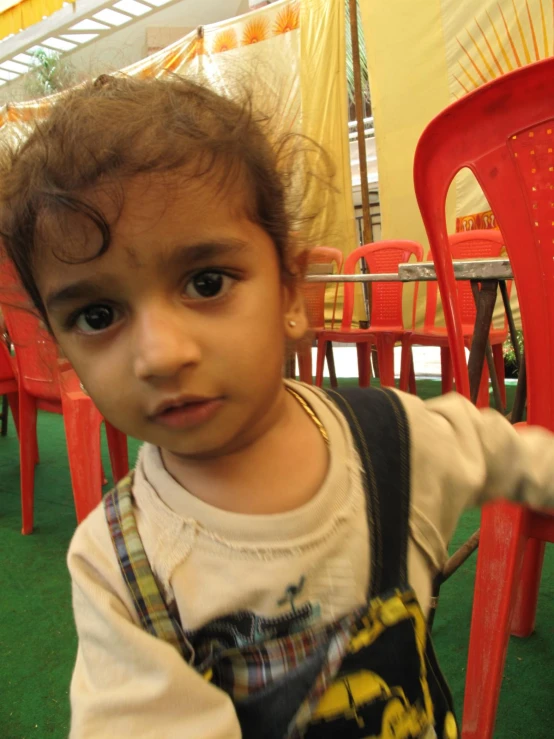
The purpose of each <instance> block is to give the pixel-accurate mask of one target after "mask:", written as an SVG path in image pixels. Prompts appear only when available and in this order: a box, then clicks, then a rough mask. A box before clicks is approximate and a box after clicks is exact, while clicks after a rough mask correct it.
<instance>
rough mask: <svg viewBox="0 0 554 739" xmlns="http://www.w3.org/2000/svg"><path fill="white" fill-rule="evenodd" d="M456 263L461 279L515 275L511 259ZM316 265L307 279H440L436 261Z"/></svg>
mask: <svg viewBox="0 0 554 739" xmlns="http://www.w3.org/2000/svg"><path fill="white" fill-rule="evenodd" d="M453 265H454V276H455V278H456V279H457V280H478V281H482V280H511V279H513V274H512V268H511V265H510V260H509V259H475V260H456V261H454V262H453ZM314 266H317V267H318V269H317V274H313V273H308V275H307V276H306V281H307V282H429V281H434V280H436V279H437V275H436V272H435V265H434V264H433V262H409V263H406V264H400V265H399V266H398V272H389V273H380V274H358V275H333V274H322V273H321V271H320V270H321V267H322V266H325V265H314ZM314 271H315V270H314ZM310 272H312V271H311V270H310Z"/></svg>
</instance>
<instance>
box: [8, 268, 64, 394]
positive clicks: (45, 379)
mask: <svg viewBox="0 0 554 739" xmlns="http://www.w3.org/2000/svg"><path fill="white" fill-rule="evenodd" d="M0 306H1V308H2V313H3V315H4V320H5V322H6V328H7V329H8V333H9V335H10V339H11V341H12V343H13V345H14V347H15V358H16V364H17V372H18V375H19V382H20V386H22V387H23V388H24V390H26V392H27V393H29V394H30V395H32V396H33V397H35V398H39V399H44V400H59V399H60V397H61V396H60V385H59V369H58V349H57V347H56V344H55V343H54V340H53V339H52V337H51V336H50V334H49V333H48V330H47V329H46V327H45V326H44V325H43V324H42V322H41V320H40V319H39V317H38V316H37V315H36V313H35V312H33V310H32V309H31V308H30V301H29V298H28V297H27V295H26V294H25V292H24V290H23V288H22V287H21V285H20V283H19V280H18V278H17V276H16V275H15V271H14V269H13V267H12V266H11V264H10V263H9V262H7V261H6V260H3V261H2V262H1V263H0Z"/></svg>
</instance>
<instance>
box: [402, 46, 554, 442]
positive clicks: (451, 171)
mask: <svg viewBox="0 0 554 739" xmlns="http://www.w3.org/2000/svg"><path fill="white" fill-rule="evenodd" d="M465 167H468V168H469V169H470V170H471V171H472V172H473V173H474V175H475V177H476V178H477V181H478V182H479V184H480V185H481V187H482V189H483V191H484V193H485V196H486V198H487V200H488V202H489V205H490V207H491V209H492V211H493V213H494V215H495V217H496V221H497V223H498V225H499V227H500V230H501V232H502V235H503V236H504V240H505V245H506V250H507V252H508V256H509V258H510V262H511V264H512V270H513V273H514V278H515V282H516V286H517V292H518V298H519V304H520V308H521V317H522V324H523V333H524V338H525V356H526V367H527V388H528V414H527V418H528V421H529V422H531V423H539V424H542V425H544V426H546V427H548V428H551V429H553V430H554V383H553V382H552V378H553V377H554V58H552V57H551V58H549V59H546V60H544V61H541V62H537V63H535V64H530V65H528V66H525V67H522V68H521V69H517V70H516V71H514V72H510V73H508V74H505V75H503V76H502V77H499V78H497V79H495V80H493V81H492V82H489V83H487V84H486V85H483V86H482V87H480V88H478V89H477V90H475V91H474V92H472V93H469V94H468V95H465V96H464V97H463V98H461V99H460V100H458V101H457V102H455V103H454V104H453V105H451V106H450V107H449V108H447V109H446V110H444V111H443V112H442V113H440V114H439V115H438V116H437V117H436V118H435V119H434V120H433V121H432V122H431V123H430V124H429V125H428V127H427V128H426V129H425V131H424V132H423V134H422V136H421V139H420V141H419V143H418V146H417V149H416V154H415V163H414V178H415V190H416V195H417V199H418V203H419V207H420V210H421V214H422V216H423V221H424V223H425V227H426V229H427V235H428V237H429V242H430V246H431V249H432V251H433V257H434V261H435V267H436V270H437V277H438V281H439V288H440V290H441V295H442V300H443V308H444V312H445V319H446V324H447V328H448V332H449V337H450V346H451V350H452V359H453V367H454V373H455V378H456V384H457V388H458V390H459V391H460V392H463V393H464V394H465V395H466V396H468V397H469V379H468V373H467V365H466V362H465V357H464V352H463V331H462V323H461V316H460V310H459V307H458V301H457V300H456V298H455V294H456V287H455V282H454V273H453V270H452V257H451V254H450V248H449V242H448V234H447V230H446V221H445V202H446V195H447V192H448V187H449V185H450V183H451V182H452V179H453V178H454V176H455V175H456V173H457V172H458V171H459V170H460V169H462V168H465Z"/></svg>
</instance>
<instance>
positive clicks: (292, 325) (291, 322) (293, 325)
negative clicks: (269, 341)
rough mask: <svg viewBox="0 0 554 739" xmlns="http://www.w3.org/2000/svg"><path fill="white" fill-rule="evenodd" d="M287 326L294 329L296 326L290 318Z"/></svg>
mask: <svg viewBox="0 0 554 739" xmlns="http://www.w3.org/2000/svg"><path fill="white" fill-rule="evenodd" d="M289 326H290V327H291V328H294V327H295V326H296V321H293V320H292V318H291V320H290V321H289Z"/></svg>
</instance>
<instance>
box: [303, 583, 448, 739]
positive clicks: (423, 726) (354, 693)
mask: <svg viewBox="0 0 554 739" xmlns="http://www.w3.org/2000/svg"><path fill="white" fill-rule="evenodd" d="M406 620H411V621H412V623H413V626H414V630H415V632H416V644H417V650H418V652H419V658H420V664H421V672H420V675H419V680H420V685H421V690H422V697H423V701H422V702H419V701H418V702H417V703H416V704H412V703H410V701H409V700H408V699H407V697H406V694H405V692H404V690H403V688H402V687H401V686H399V685H389V684H387V682H386V681H385V680H384V679H383V678H382V677H381V676H379V675H378V674H377V673H375V672H372V671H370V670H365V669H361V670H358V671H355V672H353V673H351V674H347V675H342V676H340V677H338V678H337V679H336V680H335V682H334V683H333V684H332V685H331V686H330V687H329V688H328V689H327V690H326V692H325V694H324V695H323V697H322V698H321V700H320V702H319V704H318V705H317V708H316V710H315V713H314V714H313V716H312V725H316V724H319V723H320V722H321V723H325V724H328V723H334V722H337V730H338V728H339V726H340V725H341V724H342V722H343V721H355V722H356V724H357V725H358V727H359V729H362V730H363V729H364V728H367V730H368V731H370V732H371V733H368V734H367V735H366V739H411V738H412V737H417V736H421V735H423V733H424V732H425V731H426V730H427V729H428V728H429V727H432V726H433V724H434V710H433V703H432V701H431V696H430V693H429V685H428V683H427V674H426V669H425V658H424V651H425V639H426V630H425V622H424V619H423V615H422V614H421V611H420V609H419V607H418V606H417V604H412V603H410V602H405V599H404V598H403V597H402V594H400V593H397V594H395V595H393V596H392V597H390V598H388V599H386V600H381V599H375V600H374V601H373V602H372V604H371V607H370V609H369V611H368V613H367V614H366V615H365V616H364V617H363V618H362V628H360V629H359V630H358V631H357V632H356V633H355V634H354V635H353V636H352V638H351V640H350V644H349V646H348V653H349V654H352V655H355V654H357V653H359V652H360V651H361V650H364V649H366V648H367V647H369V646H371V645H372V644H373V643H374V642H375V641H376V640H377V639H378V638H379V637H380V636H381V634H382V633H383V632H384V631H385V630H386V629H388V628H390V627H391V626H394V625H395V624H398V623H400V622H402V621H406ZM371 704H381V705H382V706H383V713H382V718H381V727H380V729H379V731H378V733H376V734H374V733H373V732H374V731H375V730H376V727H375V725H373V727H372V729H371V728H370V727H369V726H368V727H365V724H364V709H367V707H368V706H370V705H371ZM454 725H455V724H454ZM454 736H455V735H454ZM449 739H450V737H449Z"/></svg>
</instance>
